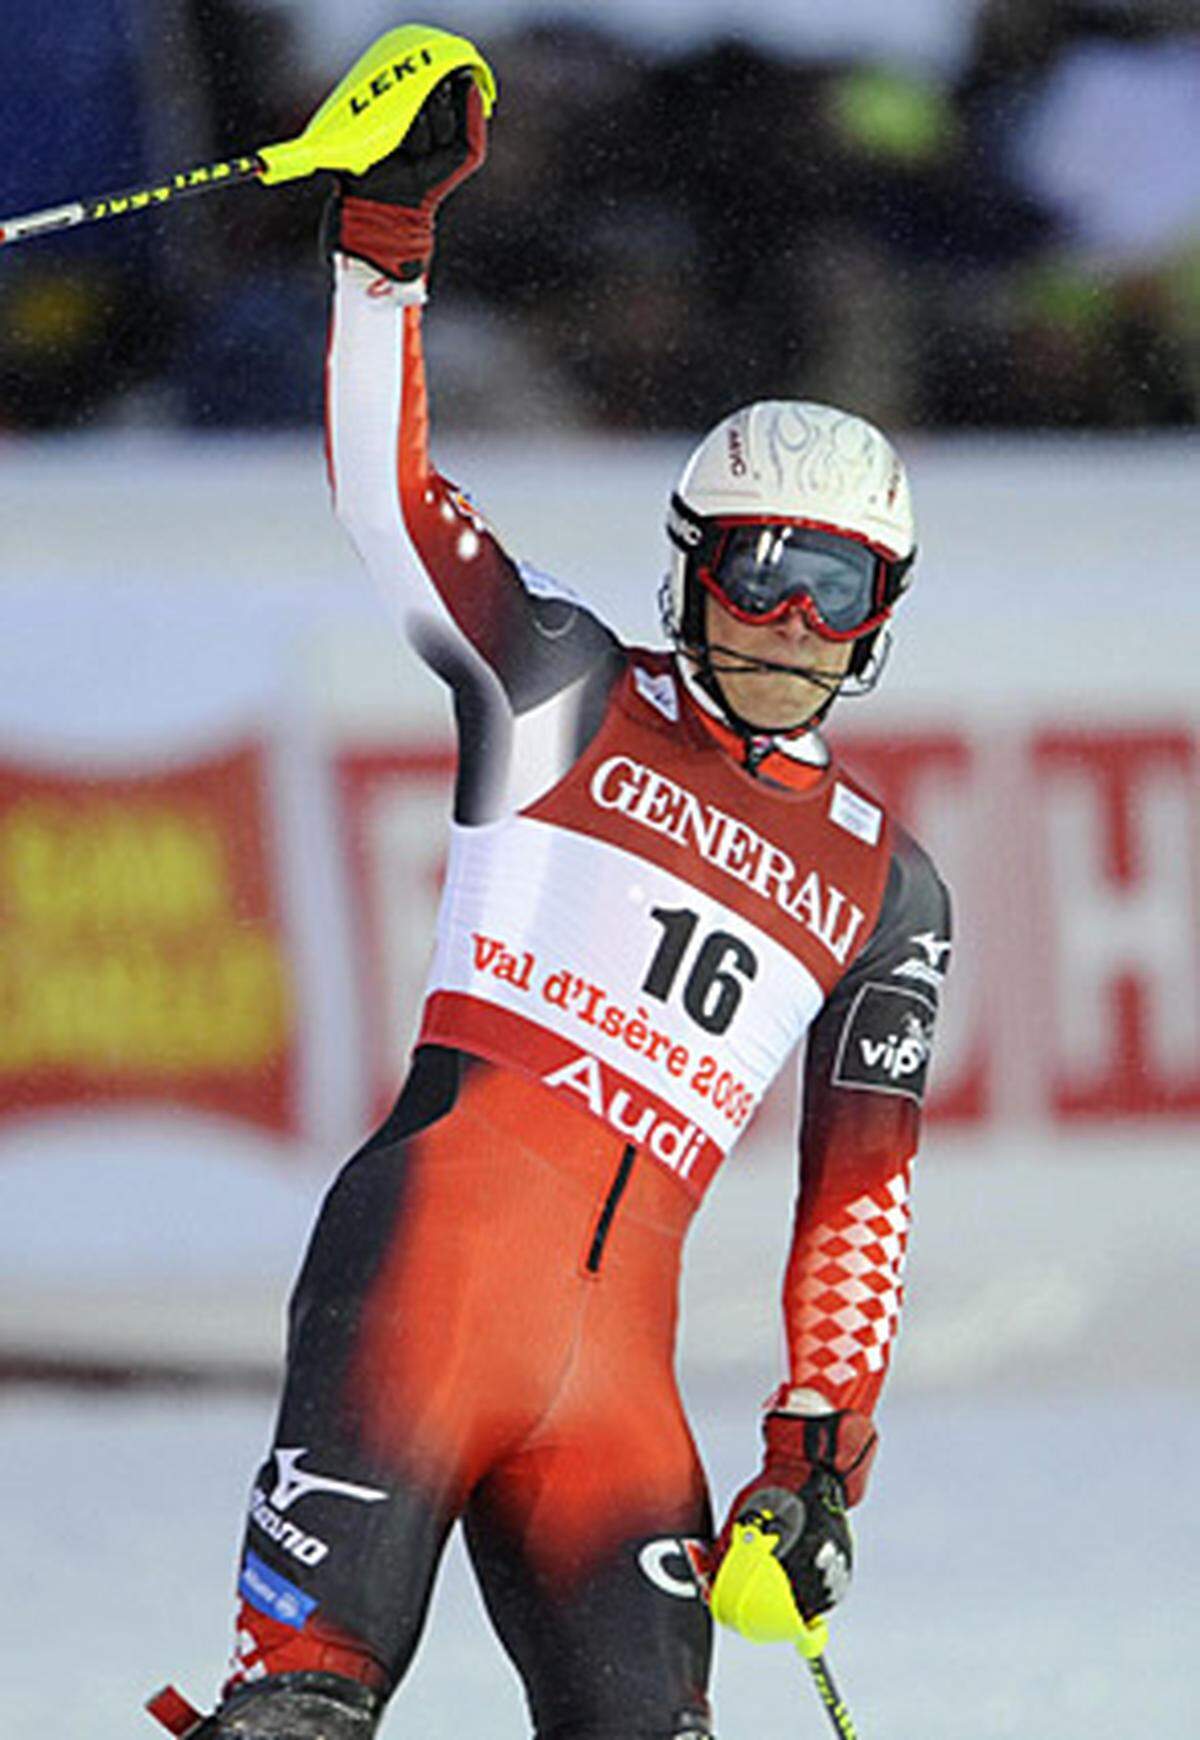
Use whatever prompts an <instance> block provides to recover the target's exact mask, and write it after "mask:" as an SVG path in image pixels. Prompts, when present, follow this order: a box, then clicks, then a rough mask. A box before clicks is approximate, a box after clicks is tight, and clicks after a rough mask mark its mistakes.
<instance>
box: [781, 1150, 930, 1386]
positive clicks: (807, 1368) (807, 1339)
mask: <svg viewBox="0 0 1200 1740" xmlns="http://www.w3.org/2000/svg"><path fill="white" fill-rule="evenodd" d="M908 1194H909V1177H908V1169H907V1167H906V1168H904V1169H903V1170H902V1171H900V1172H897V1173H896V1174H895V1176H894V1177H893V1178H891V1179H889V1180H888V1182H887V1183H886V1184H884V1185H882V1186H880V1187H879V1188H878V1189H876V1190H872V1191H869V1192H867V1193H866V1194H865V1195H863V1196H859V1197H856V1198H855V1199H854V1200H853V1201H852V1202H848V1203H846V1204H845V1205H844V1207H842V1208H841V1209H840V1210H839V1211H838V1212H837V1214H836V1215H835V1216H834V1217H833V1218H832V1219H830V1220H826V1221H824V1222H822V1223H821V1224H819V1225H817V1226H815V1227H809V1228H807V1229H806V1230H805V1231H804V1232H803V1233H802V1234H801V1237H800V1240H799V1242H798V1245H797V1248H796V1251H795V1254H794V1257H793V1261H792V1264H791V1275H792V1281H791V1284H790V1286H789V1301H788V1303H789V1306H790V1311H789V1316H790V1317H791V1320H792V1322H793V1324H794V1325H795V1329H794V1340H793V1351H794V1357H795V1360H796V1366H797V1369H796V1371H795V1372H794V1374H793V1381H794V1382H796V1383H798V1384H804V1383H806V1382H808V1383H813V1384H815V1385H816V1386H817V1387H819V1388H820V1389H821V1390H822V1391H823V1392H826V1393H828V1391H829V1390H830V1389H831V1388H833V1389H836V1388H839V1387H840V1386H842V1385H844V1384H848V1383H851V1382H853V1381H854V1380H855V1379H857V1378H862V1377H863V1376H864V1375H867V1374H876V1373H882V1372H883V1370H884V1368H885V1367H886V1365H887V1361H888V1354H889V1350H890V1343H891V1341H892V1338H893V1336H894V1335H895V1333H896V1329H897V1326H898V1324H899V1320H900V1303H901V1300H902V1298H903V1293H904V1289H903V1286H902V1283H901V1272H902V1270H903V1267H904V1252H905V1247H906V1245H907V1243H908V1226H909V1212H908ZM831 1399H833V1398H832V1397H831Z"/></svg>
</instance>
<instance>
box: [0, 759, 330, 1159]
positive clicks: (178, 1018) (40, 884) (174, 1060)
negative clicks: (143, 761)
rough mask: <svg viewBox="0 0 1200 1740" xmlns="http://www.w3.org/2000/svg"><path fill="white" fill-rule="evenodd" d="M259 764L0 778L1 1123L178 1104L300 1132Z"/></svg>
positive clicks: (209, 763)
mask: <svg viewBox="0 0 1200 1740" xmlns="http://www.w3.org/2000/svg"><path fill="white" fill-rule="evenodd" d="M265 775H266V769H265V756H264V753H263V751H262V749H261V748H260V747H258V746H257V745H253V744H248V745H245V746H244V747H241V748H238V749H236V750H234V751H232V752H231V753H229V754H226V755H223V756H220V757H217V758H214V759H211V760H204V761H197V762H193V763H191V764H182V765H180V764H175V765H173V766H172V767H171V768H170V770H169V771H164V772H129V773H126V774H123V775H120V776H114V775H109V774H100V775H95V774H91V773H85V772H83V771H81V770H79V769H78V768H76V769H71V770H69V771H66V770H65V771H61V772H47V771H43V770H40V769H39V770H34V769H31V768H28V767H21V766H16V765H14V764H12V763H5V764H0V927H2V930H3V937H4V946H3V951H2V953H0V1115H8V1116H11V1115H13V1114H15V1113H27V1112H33V1111H44V1110H48V1109H51V1108H70V1107H80V1106H85V1105H87V1106H96V1105H104V1106H118V1105H120V1106H128V1105H138V1104H143V1103H147V1102H149V1103H156V1104H162V1103H169V1104H173V1105H185V1106H190V1107H194V1108H196V1109H198V1110H204V1111H209V1112H216V1113H220V1114H223V1115H225V1116H227V1117H234V1118H239V1119H245V1120H247V1121H248V1122H250V1123H253V1124H255V1125H263V1126H266V1127H268V1128H270V1129H273V1130H278V1131H281V1132H292V1131H294V1129H295V1127H296V1112H295V1100H296V1095H295V1076H296V1046H295V1018H294V1009H293V1006H292V1005H293V1000H292V995H291V989H290V973H289V968H288V963H287V956H286V950H285V945H284V936H283V927H282V923H281V918H280V894H279V882H278V873H277V866H276V865H275V863H274V862H273V855H272V850H271V845H270V842H271V841H272V840H273V838H274V828H273V825H272V815H271V805H270V798H269V793H268V789H267V781H266V777H265Z"/></svg>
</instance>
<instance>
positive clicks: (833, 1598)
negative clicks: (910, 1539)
mask: <svg viewBox="0 0 1200 1740" xmlns="http://www.w3.org/2000/svg"><path fill="white" fill-rule="evenodd" d="M763 1439H764V1442H765V1455H764V1457H763V1465H762V1468H761V1469H760V1470H759V1473H758V1474H757V1475H756V1477H755V1478H754V1479H753V1480H752V1481H750V1482H749V1483H748V1484H747V1485H746V1486H744V1487H743V1488H742V1489H741V1491H740V1492H739V1493H738V1495H737V1497H736V1498H735V1499H734V1501H733V1503H732V1505H731V1506H730V1508H729V1516H728V1518H727V1519H726V1522H725V1526H724V1528H723V1529H722V1530H721V1533H720V1535H719V1536H718V1537H717V1543H716V1546H715V1547H714V1549H713V1555H712V1570H713V1574H714V1575H715V1574H716V1571H717V1568H718V1567H719V1565H720V1562H721V1560H722V1558H723V1557H724V1555H725V1551H726V1549H727V1547H728V1545H729V1539H730V1535H731V1533H732V1531H733V1527H734V1525H735V1523H739V1522H746V1521H749V1520H753V1521H755V1522H757V1523H758V1524H759V1525H760V1526H761V1527H762V1528H763V1529H764V1531H765V1532H767V1533H769V1534H774V1535H777V1536H778V1538H779V1546H778V1548H777V1549H776V1556H777V1558H778V1559H779V1562H780V1564H781V1565H782V1566H783V1568H784V1570H785V1571H786V1572H787V1574H788V1581H789V1582H790V1583H791V1586H792V1594H793V1596H794V1597H795V1601H796V1606H797V1607H798V1608H799V1609H800V1612H801V1614H802V1615H803V1617H804V1618H805V1619H814V1618H815V1617H816V1616H817V1614H818V1613H825V1612H827V1611H828V1609H829V1608H831V1607H833V1606H835V1605H836V1604H837V1602H839V1601H840V1600H841V1599H842V1596H843V1595H844V1594H845V1593H846V1590H847V1589H848V1588H849V1586H850V1576H851V1573H852V1571H853V1569H854V1543H853V1538H852V1536H851V1533H850V1522H849V1518H848V1517H847V1515H846V1512H847V1510H848V1509H849V1507H850V1505H852V1504H856V1503H857V1502H858V1500H859V1499H860V1498H861V1497H862V1494H863V1492H864V1490H865V1488H866V1483H867V1474H868V1472H869V1470H870V1465H871V1460H872V1457H873V1456H874V1454H875V1444H876V1437H875V1429H874V1427H873V1426H872V1425H871V1422H870V1421H869V1420H868V1419H866V1418H865V1417H864V1416H863V1415H862V1414H855V1413H851V1412H845V1413H840V1414H818V1415H815V1416H814V1415H801V1414H787V1413H770V1414H768V1415H767V1417H766V1419H765V1420H764V1422H763Z"/></svg>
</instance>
